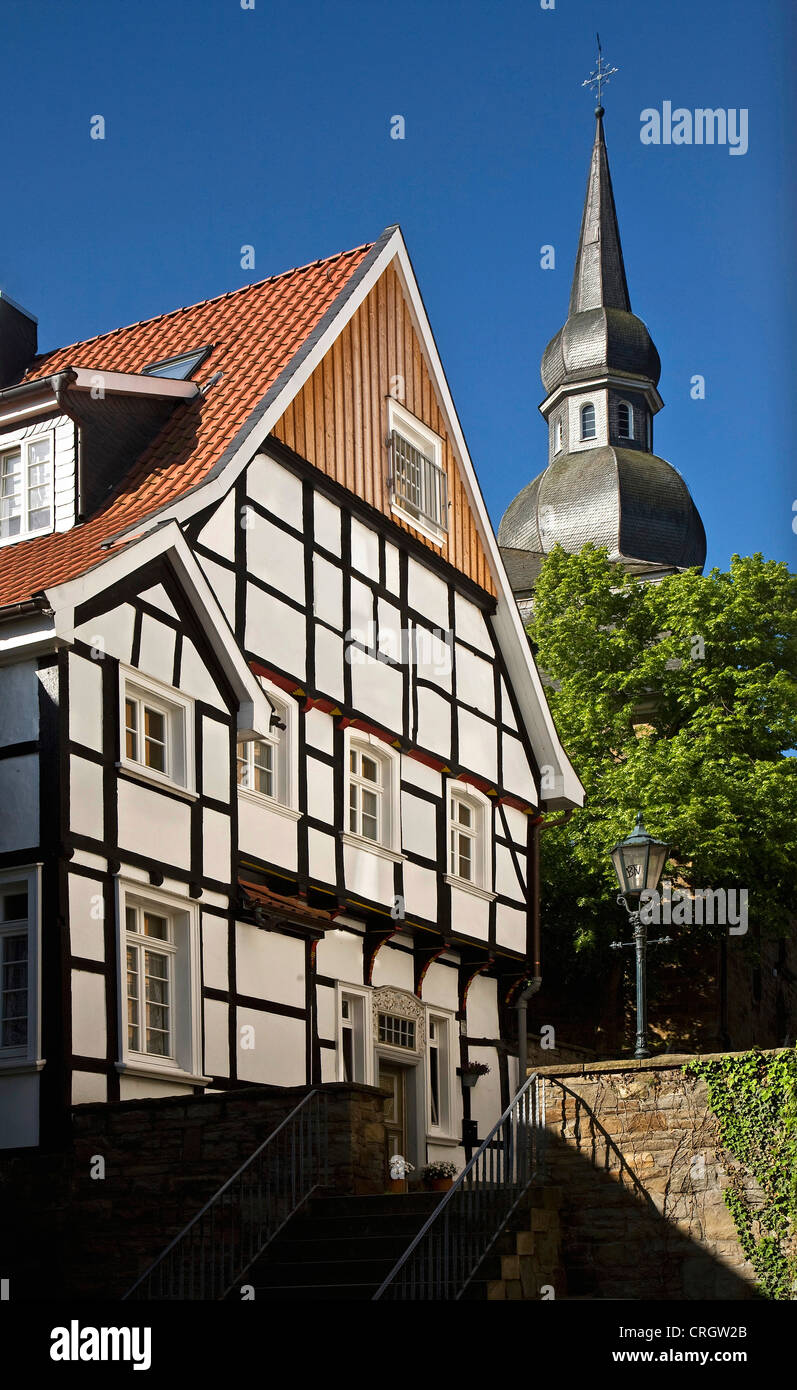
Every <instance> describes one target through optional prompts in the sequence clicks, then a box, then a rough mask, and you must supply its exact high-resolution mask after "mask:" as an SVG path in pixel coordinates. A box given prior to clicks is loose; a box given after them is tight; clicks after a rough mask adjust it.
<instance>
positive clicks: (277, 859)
mask: <svg viewBox="0 0 797 1390" xmlns="http://www.w3.org/2000/svg"><path fill="white" fill-rule="evenodd" d="M296 841H297V832H296V821H295V820H291V819H290V818H289V817H288V816H281V815H280V814H279V812H278V811H273V810H272V809H271V807H270V806H269V804H268V802H267V801H265V800H263V801H256V800H255V798H254V797H249V796H242V795H240V794H239V796H238V845H239V848H240V850H241V852H242V853H244V854H246V853H250V854H253V855H255V857H256V858H258V859H265V860H267V861H268V863H269V864H279V865H281V866H282V867H283V868H285V869H295V868H296V863H297V858H296V853H297V851H296ZM228 874H229V869H228ZM333 877H334V874H333Z"/></svg>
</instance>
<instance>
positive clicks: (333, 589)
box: [313, 555, 343, 631]
mask: <svg viewBox="0 0 797 1390" xmlns="http://www.w3.org/2000/svg"><path fill="white" fill-rule="evenodd" d="M313 590H314V592H313V612H314V613H315V616H316V617H317V618H321V619H322V620H323V621H324V622H325V623H331V624H332V626H333V627H336V628H338V630H339V631H340V629H342V627H343V572H342V570H340V569H339V568H338V566H337V565H332V564H330V562H329V560H325V559H324V557H323V556H322V555H316V556H314V558H313Z"/></svg>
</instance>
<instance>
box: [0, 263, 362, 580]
mask: <svg viewBox="0 0 797 1390" xmlns="http://www.w3.org/2000/svg"><path fill="white" fill-rule="evenodd" d="M370 249H371V244H369V245H366V246H359V247H357V248H356V249H355V250H353V251H345V252H340V253H339V254H338V255H335V256H330V257H328V258H327V259H326V260H322V261H315V262H313V264H312V265H307V266H303V267H301V268H300V269H298V270H290V271H288V272H286V273H285V274H283V275H278V276H275V277H273V278H272V279H270V280H262V281H261V282H260V283H259V284H256V285H246V286H244V288H243V289H240V290H233V291H231V292H230V293H229V294H225V295H221V296H220V297H219V298H217V299H206V300H203V301H202V303H201V304H194V305H192V306H191V307H190V308H187V309H175V310H174V311H173V312H172V313H170V314H161V315H160V316H159V317H158V318H155V319H147V320H146V321H145V322H142V323H134V324H132V325H131V326H130V327H129V328H117V329H115V330H114V332H112V333H105V334H103V335H102V336H100V337H97V338H91V339H89V340H88V341H86V342H82V343H74V344H72V346H71V347H65V348H58V349H57V350H56V351H54V352H49V353H46V354H44V355H42V356H40V357H37V358H36V360H35V362H34V363H33V366H32V367H31V369H30V370H29V372H28V373H27V375H26V376H25V381H26V382H27V381H34V380H37V379H39V378H42V377H49V376H52V375H53V374H54V373H55V372H59V371H63V370H64V369H65V368H67V367H92V368H97V369H99V370H105V371H109V372H140V371H141V370H142V368H144V367H146V366H148V365H149V363H151V362H156V361H160V360H162V359H163V358H169V357H176V356H178V355H179V354H180V353H184V352H190V350H191V349H192V348H199V347H202V346H203V345H205V344H207V343H213V344H214V347H213V351H212V352H211V353H210V354H209V356H208V357H206V358H205V360H204V362H203V363H202V364H201V366H200V367H199V368H198V369H197V371H196V377H197V379H198V380H199V382H200V383H204V382H206V381H207V380H208V378H209V377H211V376H212V375H213V374H214V373H215V372H218V371H221V372H222V373H223V377H222V379H221V381H220V382H218V384H216V385H214V386H212V387H211V388H210V390H209V391H208V394H207V395H206V396H205V397H197V398H196V399H195V400H194V401H191V402H189V403H188V404H186V405H179V406H177V408H176V410H175V412H174V414H173V415H172V416H171V417H170V419H169V420H168V421H167V423H166V424H165V425H164V426H163V428H162V429H161V431H160V433H159V434H158V436H157V437H156V438H155V439H154V440H153V442H152V444H151V445H149V447H148V448H147V449H146V450H145V452H144V454H142V456H141V458H140V459H139V460H138V461H137V463H136V464H135V465H134V467H133V468H132V469H131V470H130V471H129V472H128V474H127V476H126V477H125V478H124V479H123V481H122V482H121V484H120V486H119V487H118V488H117V490H116V491H115V493H114V494H113V495H112V496H111V498H110V499H109V500H108V501H107V502H106V503H105V504H104V505H103V507H102V509H101V511H99V512H98V513H97V514H96V515H94V516H93V517H91V518H90V519H89V520H88V521H86V522H85V523H83V524H82V525H78V526H75V527H74V528H73V529H72V530H71V531H65V532H61V533H58V534H51V535H47V536H42V537H37V538H35V539H32V540H27V541H19V542H18V543H17V544H16V545H8V546H4V547H2V548H1V549H0V607H2V606H4V605H6V604H10V603H17V602H21V601H24V600H25V599H28V598H30V597H31V596H32V595H34V594H36V593H38V592H39V591H40V590H42V589H44V588H49V587H50V586H52V585H55V584H60V583H63V582H65V581H66V580H68V579H74V578H76V577H77V576H78V575H80V574H83V573H84V572H85V571H86V570H88V569H91V567H92V566H93V565H95V564H97V563H98V562H99V561H100V560H102V559H103V558H104V555H105V552H104V551H102V550H101V548H100V547H101V544H102V542H103V541H104V540H107V539H108V538H109V537H111V536H114V535H116V533H117V532H119V531H120V530H122V529H123V528H124V527H126V526H130V525H132V524H135V523H136V522H137V521H141V520H144V519H145V518H146V517H147V516H150V515H151V514H152V513H153V512H155V511H157V510H158V509H159V508H161V507H163V506H164V505H165V504H167V503H169V502H172V501H174V500H175V499H176V498H178V497H179V496H180V495H181V494H182V493H184V492H187V491H188V490H189V489H190V488H192V487H194V486H195V485H196V484H197V483H199V482H201V481H202V479H203V478H205V477H206V476H207V474H208V473H209V472H210V470H211V469H212V467H213V465H214V464H215V463H216V462H217V460H218V459H219V458H220V456H221V455H222V454H223V452H224V450H225V448H226V447H227V446H228V445H229V444H230V442H231V441H232V440H233V439H234V438H235V435H236V434H237V432H238V430H239V429H240V428H241V426H242V425H243V423H244V421H245V420H246V419H247V417H248V416H249V414H250V413H251V411H252V410H253V409H254V408H255V406H256V405H257V404H258V402H259V401H260V400H261V399H262V397H263V396H264V395H265V393H266V392H267V391H268V389H269V387H271V386H273V384H274V382H275V381H276V380H277V378H278V377H279V375H280V372H281V371H282V370H283V369H284V368H285V367H286V366H287V364H288V363H289V362H290V361H291V359H292V358H293V357H294V356H295V354H296V353H297V351H298V350H299V348H301V346H302V344H303V343H304V342H305V341H306V340H307V338H308V337H309V336H310V334H311V333H312V332H313V330H314V329H315V328H316V327H317V325H318V324H319V322H320V320H321V319H322V318H323V316H324V314H325V313H326V312H327V310H328V309H329V308H330V306H331V305H332V303H333V302H334V300H335V298H336V297H337V295H338V294H339V293H340V292H341V290H342V289H343V288H344V286H345V285H346V284H347V282H348V281H349V280H350V279H351V277H352V276H353V275H354V274H355V272H356V271H357V269H358V267H359V266H360V265H361V264H362V262H363V260H364V259H365V257H366V255H367V253H368V251H369V250H370Z"/></svg>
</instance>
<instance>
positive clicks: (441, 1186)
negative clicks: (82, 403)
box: [429, 1178, 454, 1192]
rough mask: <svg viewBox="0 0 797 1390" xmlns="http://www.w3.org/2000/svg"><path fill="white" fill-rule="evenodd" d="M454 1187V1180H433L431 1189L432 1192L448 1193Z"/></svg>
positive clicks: (430, 1185) (431, 1180)
mask: <svg viewBox="0 0 797 1390" xmlns="http://www.w3.org/2000/svg"><path fill="white" fill-rule="evenodd" d="M453 1186H454V1179H453V1178H431V1179H430V1182H429V1188H430V1190H431V1191H432V1192H448V1190H449V1188H452V1187H453Z"/></svg>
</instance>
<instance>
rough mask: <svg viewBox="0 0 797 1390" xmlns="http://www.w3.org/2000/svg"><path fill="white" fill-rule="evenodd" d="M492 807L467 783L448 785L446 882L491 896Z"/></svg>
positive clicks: (481, 793)
mask: <svg viewBox="0 0 797 1390" xmlns="http://www.w3.org/2000/svg"><path fill="white" fill-rule="evenodd" d="M491 826H492V806H491V804H490V801H489V799H488V798H487V797H486V796H485V795H484V794H483V792H480V791H478V790H477V789H476V788H475V787H472V786H470V784H469V783H467V782H449V784H448V874H447V875H446V882H448V883H453V884H454V885H455V886H457V887H460V888H468V889H470V890H471V891H473V892H477V893H486V894H489V895H490V896H492V892H491V889H492V884H491V883H490V866H491V856H492V838H491V834H490V830H491Z"/></svg>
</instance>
